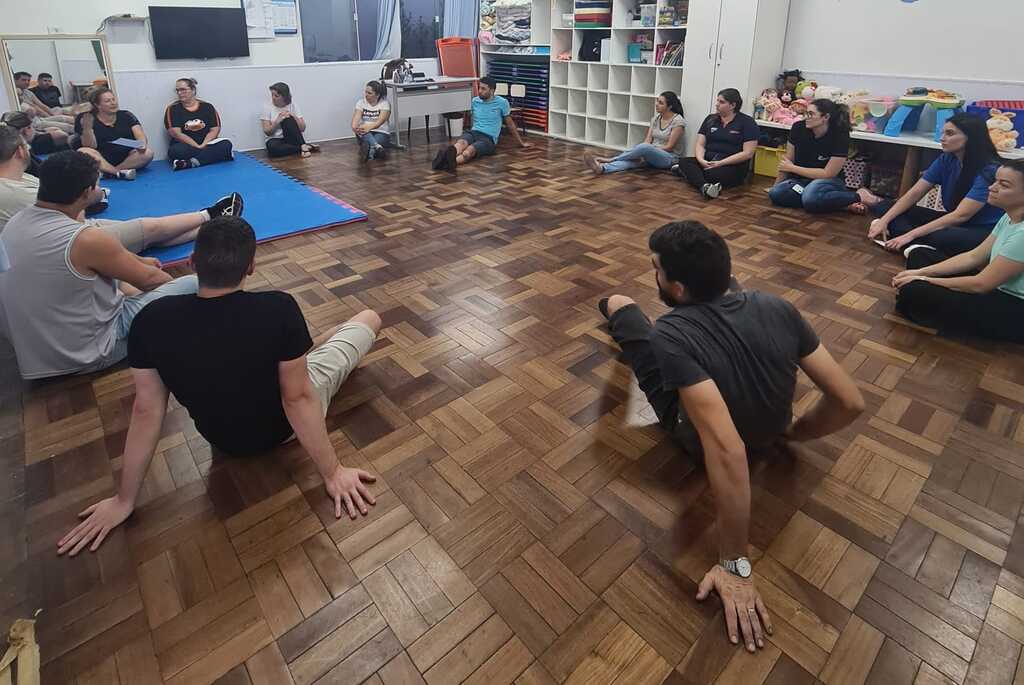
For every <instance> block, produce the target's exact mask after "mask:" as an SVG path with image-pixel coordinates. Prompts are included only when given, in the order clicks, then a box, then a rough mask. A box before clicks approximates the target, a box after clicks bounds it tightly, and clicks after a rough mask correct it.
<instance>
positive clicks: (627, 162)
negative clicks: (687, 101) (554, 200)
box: [583, 90, 686, 174]
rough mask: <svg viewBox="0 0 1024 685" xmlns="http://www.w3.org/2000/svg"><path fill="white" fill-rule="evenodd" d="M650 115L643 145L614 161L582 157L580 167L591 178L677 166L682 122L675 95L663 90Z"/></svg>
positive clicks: (681, 109)
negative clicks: (585, 170)
mask: <svg viewBox="0 0 1024 685" xmlns="http://www.w3.org/2000/svg"><path fill="white" fill-rule="evenodd" d="M654 112H655V114H654V118H653V119H651V126H650V128H648V129H647V137H646V138H644V142H642V143H640V144H639V145H636V146H635V147H633V148H632V149H630V150H626V151H625V152H623V153H622V154H620V155H618V156H616V157H594V156H592V155H584V156H583V161H584V163H585V164H586V165H587V166H588V167H590V170H591V171H593V172H594V173H595V174H614V173H615V172H616V171H628V170H629V169H638V168H640V167H642V166H645V165H646V166H652V167H654V168H655V169H671V168H672V166H673V165H674V164H676V163H678V162H679V156H680V154H682V148H683V144H684V142H683V131H684V130H686V121H685V120H684V119H683V103H681V102H679V98H678V97H677V96H676V94H675V93H673V92H672V91H668V90H667V91H665V92H664V93H662V94H661V95H659V96H658V99H657V101H656V102H655V103H654Z"/></svg>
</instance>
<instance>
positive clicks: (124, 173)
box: [117, 169, 135, 181]
mask: <svg viewBox="0 0 1024 685" xmlns="http://www.w3.org/2000/svg"><path fill="white" fill-rule="evenodd" d="M117 178H119V179H121V180H122V181H134V180H135V169H121V170H120V171H118V172H117Z"/></svg>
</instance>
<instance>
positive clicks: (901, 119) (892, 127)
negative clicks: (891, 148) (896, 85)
mask: <svg viewBox="0 0 1024 685" xmlns="http://www.w3.org/2000/svg"><path fill="white" fill-rule="evenodd" d="M899 103H900V105H899V107H898V108H897V109H896V111H895V112H894V113H893V115H892V117H890V118H889V122H888V123H887V124H886V125H885V135H887V136H890V137H893V138H896V137H899V136H900V135H901V134H902V133H903V130H904V129H905V128H908V127H909V128H910V129H911V130H914V129H916V128H917V124H918V122H919V121H920V120H921V113H922V112H923V111H924V108H925V106H926V105H927V106H929V107H932V108H933V109H935V140H936V141H937V140H939V138H941V137H942V127H943V126H945V124H946V122H947V121H949V119H950V117H952V116H953V115H954V114H956V113H957V112H962V111H963V107H964V98H963V97H961V96H959V95H957V94H955V93H950V92H949V91H945V90H941V89H929V88H924V87H920V86H919V87H916V88H909V89H907V92H906V93H905V94H904V95H903V96H901V97H900V99H899Z"/></svg>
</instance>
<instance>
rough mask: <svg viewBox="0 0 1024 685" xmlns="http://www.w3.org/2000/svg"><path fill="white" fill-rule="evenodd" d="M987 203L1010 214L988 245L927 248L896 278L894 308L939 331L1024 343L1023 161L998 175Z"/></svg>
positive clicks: (918, 248)
mask: <svg viewBox="0 0 1024 685" xmlns="http://www.w3.org/2000/svg"><path fill="white" fill-rule="evenodd" d="M988 202H989V204H991V205H992V206H993V207H998V208H1000V209H1003V210H1005V211H1006V214H1005V215H1004V216H1003V218H1002V219H1000V220H999V222H998V223H997V224H996V226H995V228H994V229H992V233H991V234H990V235H989V236H988V238H986V239H985V241H984V242H983V243H982V244H981V245H979V246H977V247H976V248H974V249H973V250H970V251H969V252H964V253H962V254H959V255H957V256H955V257H950V258H948V259H947V258H946V255H945V254H944V253H942V252H940V251H939V250H936V249H934V248H932V247H929V246H927V245H914V246H912V247H910V248H909V250H908V254H907V266H909V267H910V268H909V269H908V270H907V271H903V272H901V273H898V274H896V276H895V277H894V278H893V280H892V284H893V285H894V286H895V287H897V288H899V293H898V294H897V296H896V309H897V311H899V312H900V314H902V315H903V316H905V317H907V318H908V319H910V320H911V321H914V322H916V323H919V324H921V325H924V326H928V327H930V328H936V329H938V330H939V332H940V333H943V334H952V335H973V336H977V337H981V338H990V339H992V340H1005V341H1009V342H1018V343H1024V160H1021V159H1018V160H1014V161H1012V162H1007V163H1005V164H1003V166H1001V167H1000V168H999V169H998V171H996V174H995V181H994V182H993V183H992V186H991V187H990V188H989V193H988Z"/></svg>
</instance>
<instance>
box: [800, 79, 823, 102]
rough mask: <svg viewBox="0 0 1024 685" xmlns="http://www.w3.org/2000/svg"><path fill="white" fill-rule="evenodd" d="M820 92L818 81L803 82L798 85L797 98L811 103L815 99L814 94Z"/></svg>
mask: <svg viewBox="0 0 1024 685" xmlns="http://www.w3.org/2000/svg"><path fill="white" fill-rule="evenodd" d="M816 90H818V82H817V81H801V82H800V83H798V84H796V96H797V97H798V98H803V99H804V100H807V102H810V101H811V100H813V99H814V92H815V91H816Z"/></svg>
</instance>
